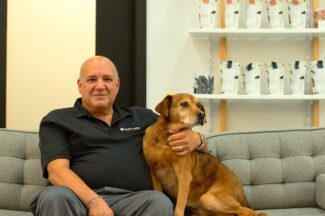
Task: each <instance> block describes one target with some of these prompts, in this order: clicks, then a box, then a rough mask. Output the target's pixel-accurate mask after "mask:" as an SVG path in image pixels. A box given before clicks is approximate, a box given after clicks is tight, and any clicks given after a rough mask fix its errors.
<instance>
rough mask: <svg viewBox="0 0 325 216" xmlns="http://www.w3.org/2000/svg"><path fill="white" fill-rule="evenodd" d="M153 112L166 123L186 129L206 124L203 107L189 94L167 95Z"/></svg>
mask: <svg viewBox="0 0 325 216" xmlns="http://www.w3.org/2000/svg"><path fill="white" fill-rule="evenodd" d="M155 110H156V111H157V112H158V113H160V116H161V118H164V119H165V120H166V121H167V122H169V123H179V124H182V125H183V126H184V127H188V128H192V127H194V126H195V125H203V124H204V123H205V122H206V120H205V110H204V107H203V105H202V104H201V102H200V101H199V100H198V99H197V98H195V97H194V96H193V95H190V94H185V93H180V94H174V95H167V96H166V97H165V98H164V99H163V100H162V101H161V102H160V103H159V104H158V105H157V106H156V109H155Z"/></svg>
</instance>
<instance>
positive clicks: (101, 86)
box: [96, 79, 105, 89]
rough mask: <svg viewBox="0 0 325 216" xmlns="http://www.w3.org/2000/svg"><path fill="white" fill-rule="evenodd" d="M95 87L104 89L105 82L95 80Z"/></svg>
mask: <svg viewBox="0 0 325 216" xmlns="http://www.w3.org/2000/svg"><path fill="white" fill-rule="evenodd" d="M96 88H98V89H104V88H105V82H104V80H102V79H98V80H97V82H96Z"/></svg>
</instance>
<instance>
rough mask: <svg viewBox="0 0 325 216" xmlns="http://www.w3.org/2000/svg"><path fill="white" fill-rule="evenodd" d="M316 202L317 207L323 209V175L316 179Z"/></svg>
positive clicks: (324, 195)
mask: <svg viewBox="0 0 325 216" xmlns="http://www.w3.org/2000/svg"><path fill="white" fill-rule="evenodd" d="M316 202H317V204H318V206H319V207H321V208H323V209H325V174H321V175H318V176H317V178H316Z"/></svg>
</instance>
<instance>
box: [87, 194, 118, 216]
mask: <svg viewBox="0 0 325 216" xmlns="http://www.w3.org/2000/svg"><path fill="white" fill-rule="evenodd" d="M87 207H88V209H89V212H88V215H89V216H114V213H113V211H112V209H111V208H110V207H109V206H108V205H107V203H106V202H105V200H103V198H101V197H97V198H95V199H93V200H91V201H90V202H89V203H88V206H87Z"/></svg>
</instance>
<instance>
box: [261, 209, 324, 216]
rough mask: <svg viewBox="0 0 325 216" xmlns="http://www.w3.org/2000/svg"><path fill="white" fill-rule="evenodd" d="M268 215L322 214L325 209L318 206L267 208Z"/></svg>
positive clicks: (299, 215)
mask: <svg viewBox="0 0 325 216" xmlns="http://www.w3.org/2000/svg"><path fill="white" fill-rule="evenodd" d="M258 212H265V213H267V214H268V216H324V214H325V211H324V210H322V209H319V208H292V209H267V210H261V211H258Z"/></svg>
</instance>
